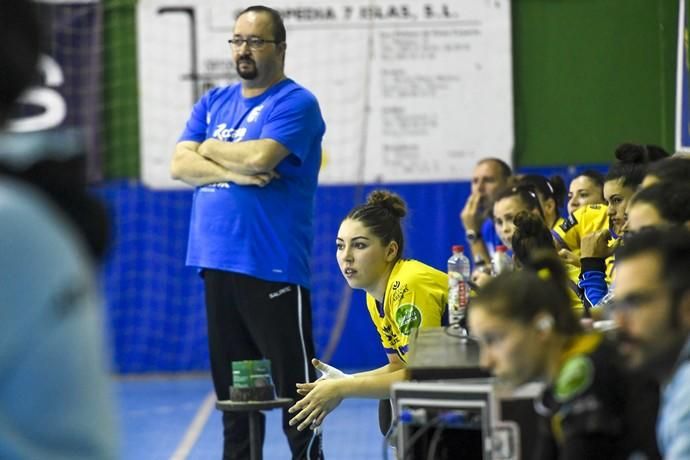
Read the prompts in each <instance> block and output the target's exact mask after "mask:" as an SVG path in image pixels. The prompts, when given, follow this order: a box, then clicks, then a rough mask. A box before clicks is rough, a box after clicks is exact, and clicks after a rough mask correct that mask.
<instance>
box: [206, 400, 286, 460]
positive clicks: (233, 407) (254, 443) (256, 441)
mask: <svg viewBox="0 0 690 460" xmlns="http://www.w3.org/2000/svg"><path fill="white" fill-rule="evenodd" d="M292 403H293V400H292V399H291V398H276V399H270V400H268V401H230V400H228V401H216V409H218V410H220V411H223V412H247V415H248V416H249V458H250V459H251V460H261V459H262V458H263V446H262V445H261V437H260V435H259V430H260V429H261V426H260V422H261V417H260V416H259V412H260V411H262V410H271V409H277V408H281V407H289V406H291V405H292Z"/></svg>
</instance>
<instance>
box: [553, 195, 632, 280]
mask: <svg viewBox="0 0 690 460" xmlns="http://www.w3.org/2000/svg"><path fill="white" fill-rule="evenodd" d="M603 229H607V230H609V231H610V232H611V236H612V238H611V241H609V246H611V245H613V244H614V243H615V242H616V240H617V239H618V237H617V236H616V235H615V234H614V233H613V231H611V227H610V222H609V216H608V206H606V205H605V204H588V205H585V206H582V207H581V208H578V209H576V210H575V212H573V213H572V214H570V215H569V216H568V217H567V218H566V219H565V220H564V221H563V223H561V224H560V225H555V226H554V227H553V229H552V230H551V233H553V235H554V238H555V239H556V241H557V242H558V244H559V245H560V246H561V247H563V248H565V249H568V250H569V251H572V253H573V254H575V256H576V257H580V242H581V241H582V238H583V237H584V236H585V235H588V234H590V233H594V232H597V231H599V230H603ZM612 275H613V257H609V258H607V259H606V281H607V282H608V283H609V284H610V283H611V278H612Z"/></svg>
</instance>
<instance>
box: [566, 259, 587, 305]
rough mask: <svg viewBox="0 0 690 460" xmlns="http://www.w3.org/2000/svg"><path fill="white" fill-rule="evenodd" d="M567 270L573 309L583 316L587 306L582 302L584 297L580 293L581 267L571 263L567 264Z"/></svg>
mask: <svg viewBox="0 0 690 460" xmlns="http://www.w3.org/2000/svg"><path fill="white" fill-rule="evenodd" d="M565 271H566V273H567V275H568V279H569V280H570V282H569V283H568V294H569V295H570V304H571V306H572V307H573V310H575V312H576V313H577V314H578V315H579V316H582V315H583V314H584V312H585V306H584V304H583V303H582V299H580V296H579V295H578V292H579V289H580V288H579V287H578V284H577V283H578V282H579V281H580V267H576V266H574V265H571V264H565Z"/></svg>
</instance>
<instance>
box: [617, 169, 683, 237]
mask: <svg viewBox="0 0 690 460" xmlns="http://www.w3.org/2000/svg"><path fill="white" fill-rule="evenodd" d="M684 161H685V160H684ZM688 223H690V182H658V183H656V184H653V185H650V186H649V187H646V188H643V189H640V190H639V191H638V192H637V193H635V195H633V197H632V198H631V199H630V203H629V204H628V211H627V223H626V225H625V231H626V234H630V233H635V232H639V231H640V230H642V229H643V228H646V227H660V226H665V225H675V224H679V225H687V224H688Z"/></svg>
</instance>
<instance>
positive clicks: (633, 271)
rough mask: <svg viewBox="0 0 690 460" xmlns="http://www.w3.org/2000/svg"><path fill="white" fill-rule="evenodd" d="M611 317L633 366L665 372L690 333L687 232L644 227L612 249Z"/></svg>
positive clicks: (680, 228) (689, 237)
mask: <svg viewBox="0 0 690 460" xmlns="http://www.w3.org/2000/svg"><path fill="white" fill-rule="evenodd" d="M614 294H615V302H614V305H613V306H612V308H613V312H614V319H615V320H616V322H617V323H618V325H619V328H620V349H621V352H622V353H623V355H624V356H625V357H626V360H627V362H628V364H629V365H630V366H631V367H633V368H646V369H648V370H653V371H654V372H655V373H656V374H657V375H659V376H662V377H665V376H666V375H667V374H668V372H669V371H670V370H671V369H672V368H673V365H674V363H675V360H676V358H677V356H678V353H679V352H680V350H681V349H682V346H683V344H684V343H685V341H686V340H687V339H688V337H689V334H690V232H689V231H688V229H687V228H685V227H683V226H670V227H664V228H649V229H645V230H644V231H641V232H639V233H637V234H635V235H633V236H631V237H630V238H629V239H627V240H626V242H625V244H624V245H623V246H621V247H620V248H619V249H618V251H617V252H616V283H615V287H614Z"/></svg>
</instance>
